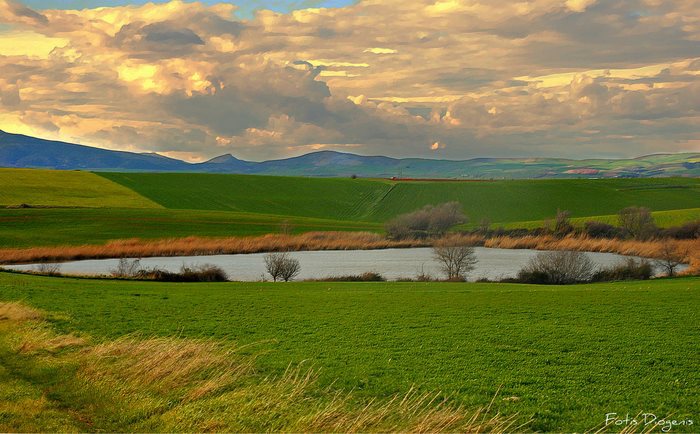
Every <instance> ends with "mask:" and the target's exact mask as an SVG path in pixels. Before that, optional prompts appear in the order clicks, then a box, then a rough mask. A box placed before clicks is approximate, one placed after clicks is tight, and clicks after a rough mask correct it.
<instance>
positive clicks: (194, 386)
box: [0, 302, 516, 432]
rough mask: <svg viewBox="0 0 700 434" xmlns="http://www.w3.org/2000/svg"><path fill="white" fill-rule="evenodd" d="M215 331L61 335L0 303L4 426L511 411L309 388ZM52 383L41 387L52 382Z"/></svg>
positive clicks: (126, 427) (425, 424)
mask: <svg viewBox="0 0 700 434" xmlns="http://www.w3.org/2000/svg"><path fill="white" fill-rule="evenodd" d="M254 360H255V359H254V358H253V357H250V356H241V355H240V354H238V351H237V350H236V349H235V348H227V347H225V346H224V345H222V344H220V343H217V342H215V341H212V340H203V339H198V340H197V339H180V338H150V339H143V338H137V337H125V338H120V339H116V340H112V341H105V342H101V343H94V342H90V341H89V339H86V338H83V337H77V336H74V335H66V334H59V333H56V332H55V330H54V329H53V328H52V327H51V326H50V324H48V323H47V322H46V321H44V314H43V313H42V312H39V311H37V310H36V309H33V308H30V307H28V306H25V305H23V304H21V303H16V302H10V303H0V362H1V363H0V378H1V379H2V380H3V383H2V386H0V429H1V430H3V431H4V432H15V431H19V432H46V431H54V432H66V431H75V432H78V431H91V432H94V431H97V432H102V431H117V432H120V431H121V432H127V431H137V432H156V431H158V432H162V431H165V432H202V431H231V432H237V431H240V432H270V431H298V432H301V431H318V432H356V431H366V432H368V431H381V432H386V431H410V432H437V431H461V432H480V431H485V430H488V431H490V432H505V431H506V430H508V429H509V428H513V427H515V426H516V425H515V422H516V418H515V417H511V418H504V417H501V416H499V415H489V414H488V411H489V409H488V408H487V409H484V408H477V409H475V410H473V411H467V410H465V409H463V408H460V407H456V406H454V405H450V404H448V403H447V402H446V400H445V398H444V397H442V396H441V395H440V394H439V393H438V394H435V393H432V394H428V393H423V394H421V393H418V392H416V391H415V390H414V389H410V390H409V391H408V392H407V393H405V394H404V395H396V396H394V397H390V398H389V399H386V400H366V399H365V400H357V399H354V396H353V395H352V393H342V392H339V391H334V390H332V389H331V388H323V389H321V388H318V387H316V376H315V374H314V373H313V371H310V370H308V369H303V368H302V367H296V368H288V369H287V370H286V371H285V372H284V373H283V374H282V375H280V376H277V377H269V376H268V377H262V376H260V375H256V373H255V372H254V370H253V366H252V365H253V362H254ZM47 391H48V392H47Z"/></svg>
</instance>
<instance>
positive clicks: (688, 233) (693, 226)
mask: <svg viewBox="0 0 700 434" xmlns="http://www.w3.org/2000/svg"><path fill="white" fill-rule="evenodd" d="M661 236H662V237H664V238H675V239H677V240H692V239H695V238H700V220H696V221H694V222H689V223H686V224H684V225H683V226H673V227H670V228H667V229H664V230H663V231H661Z"/></svg>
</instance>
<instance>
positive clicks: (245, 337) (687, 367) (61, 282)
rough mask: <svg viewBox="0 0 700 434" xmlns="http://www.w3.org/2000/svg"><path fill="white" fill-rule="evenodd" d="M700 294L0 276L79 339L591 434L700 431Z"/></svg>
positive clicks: (3, 285) (678, 289) (7, 292)
mask: <svg viewBox="0 0 700 434" xmlns="http://www.w3.org/2000/svg"><path fill="white" fill-rule="evenodd" d="M698 289H700V279H698V278H683V279H672V280H655V281H651V282H626V283H610V284H595V285H574V286H568V287H553V286H549V287H543V286H529V285H495V284H449V283H361V284H358V283H292V284H272V283H224V284H161V283H148V282H121V281H101V280H80V279H69V278H45V277H33V276H25V275H18V274H7V273H1V274H0V299H1V300H22V301H24V302H25V303H27V304H29V305H31V306H35V307H39V308H41V309H45V310H48V311H51V312H54V313H57V315H55V316H54V319H53V324H54V325H55V326H56V327H57V328H58V329H60V330H62V331H64V332H79V333H80V332H82V333H87V334H90V335H92V336H95V337H97V338H98V339H113V338H116V337H119V336H122V335H124V334H127V333H138V334H139V335H140V336H146V337H149V336H173V335H178V336H181V337H207V338H214V339H216V340H220V341H232V342H236V343H238V344H245V345H250V346H248V347H246V351H247V352H249V353H251V354H259V357H258V359H257V361H256V368H257V370H258V372H259V373H260V374H261V375H263V376H264V375H268V374H269V375H274V374H279V373H281V372H283V371H284V370H285V369H286V368H287V367H288V366H289V364H290V363H291V364H292V365H296V364H299V363H302V362H303V364H304V366H313V367H315V368H317V369H319V370H320V383H319V385H318V386H319V387H323V386H328V385H332V387H334V388H338V389H339V390H343V391H349V390H354V391H355V393H356V394H357V395H358V396H359V397H379V398H381V397H387V396H390V395H392V394H395V393H405V392H406V391H407V390H408V389H409V388H410V387H411V386H413V385H415V386H417V387H418V388H419V389H420V390H425V391H442V392H444V393H446V394H448V395H449V396H450V400H451V402H454V403H459V404H464V405H465V406H467V407H473V406H476V405H485V404H487V403H488V402H489V401H490V400H491V399H492V397H493V396H494V394H495V393H496V392H497V390H499V388H500V392H499V398H498V399H496V400H495V404H494V405H495V406H496V410H498V411H501V412H502V413H504V414H514V413H518V414H520V415H524V416H527V417H529V416H532V417H533V422H532V424H531V425H530V426H529V429H530V430H537V431H551V430H557V431H579V432H581V431H583V430H587V429H591V428H593V427H596V426H599V425H600V424H601V423H602V422H603V421H604V418H605V414H606V413H608V412H617V413H620V414H623V415H624V414H626V413H630V414H635V415H636V414H638V413H640V412H654V413H656V414H659V415H668V414H673V415H674V416H675V417H676V418H678V419H680V418H683V417H691V418H695V420H696V423H697V418H698V415H699V414H700V404H699V403H700V399H699V398H700V371H698V369H697V367H698V363H699V362H700V359H698V357H699V356H698V355H699V354H700V341H699V340H698V336H700V321H699V320H698V312H700V309H699V308H700V292H699V291H698ZM510 397H517V399H509V400H504V399H503V398H510ZM59 404H60V405H67V406H69V405H70V403H59ZM69 408H70V407H69ZM96 428H97V427H96ZM691 428H692V427H691ZM673 431H674V432H677V431H689V429H688V427H686V428H683V427H679V428H677V429H676V428H674V430H673ZM690 431H692V429H690Z"/></svg>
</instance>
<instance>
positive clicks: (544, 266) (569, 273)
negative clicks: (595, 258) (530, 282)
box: [519, 251, 595, 285]
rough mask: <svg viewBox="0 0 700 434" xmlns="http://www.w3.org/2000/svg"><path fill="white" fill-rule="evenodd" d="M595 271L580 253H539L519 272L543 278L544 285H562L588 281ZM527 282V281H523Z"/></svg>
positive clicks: (521, 274) (583, 254)
mask: <svg viewBox="0 0 700 434" xmlns="http://www.w3.org/2000/svg"><path fill="white" fill-rule="evenodd" d="M594 271H595V266H594V265H593V262H592V261H591V260H590V259H589V258H588V256H586V254H585V253H582V252H573V251H556V252H540V253H538V254H537V256H535V257H534V258H532V259H531V260H530V262H529V263H528V264H527V265H526V266H525V268H523V269H522V270H521V271H520V274H519V276H520V278H521V279H523V278H524V276H527V275H530V276H533V275H535V276H537V275H539V276H543V277H544V280H545V281H546V283H551V284H555V285H563V284H568V283H576V282H585V281H587V280H590V279H591V277H592V276H593V272H594ZM525 280H527V279H525Z"/></svg>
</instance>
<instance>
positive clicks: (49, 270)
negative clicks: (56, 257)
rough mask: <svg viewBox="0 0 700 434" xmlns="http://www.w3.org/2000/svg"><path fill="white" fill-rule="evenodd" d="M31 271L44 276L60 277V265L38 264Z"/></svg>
mask: <svg viewBox="0 0 700 434" xmlns="http://www.w3.org/2000/svg"><path fill="white" fill-rule="evenodd" d="M32 271H33V272H35V273H37V274H43V275H45V276H60V275H61V264H38V265H36V266H34V269H33V270H32Z"/></svg>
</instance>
